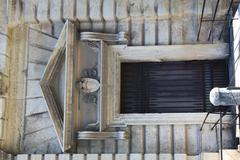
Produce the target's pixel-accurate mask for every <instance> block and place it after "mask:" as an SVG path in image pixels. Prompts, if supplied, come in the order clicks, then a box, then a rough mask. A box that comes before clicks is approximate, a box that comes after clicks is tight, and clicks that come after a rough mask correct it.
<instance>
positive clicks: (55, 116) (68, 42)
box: [40, 21, 78, 151]
mask: <svg viewBox="0 0 240 160" xmlns="http://www.w3.org/2000/svg"><path fill="white" fill-rule="evenodd" d="M76 55H77V54H76V29H75V26H74V24H73V23H72V22H70V21H67V22H66V23H65V25H64V27H63V30H62V32H61V34H60V37H59V39H58V41H57V44H56V46H55V48H54V50H53V53H52V55H51V57H50V60H49V62H48V64H47V67H46V69H45V71H44V74H43V76H42V78H41V80H40V86H41V88H42V92H43V95H44V98H45V100H46V102H47V106H48V112H49V114H50V117H51V119H52V121H53V123H54V128H55V130H56V133H57V137H58V140H59V142H60V146H61V148H62V151H67V150H69V149H71V148H72V147H73V145H74V139H75V137H74V136H75V133H74V131H75V129H74V127H75V126H74V118H75V117H74V116H75V115H74V110H75V109H74V108H75V107H74V105H77V95H74V93H76V94H77V93H78V92H77V91H76V88H75V87H74V84H75V83H74V82H75V81H76V75H75V74H74V72H75V70H76V69H75V66H74V64H75V61H76V59H77V58H76ZM62 63H64V65H65V71H64V72H65V82H64V86H63V88H64V90H65V95H64V104H63V108H64V110H63V112H61V109H60V105H59V102H58V101H57V99H56V98H55V96H56V95H54V92H53V86H54V83H55V82H54V81H55V77H56V75H57V74H59V69H60V65H61V64H62ZM76 108H77V107H76Z"/></svg>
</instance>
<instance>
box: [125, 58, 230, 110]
mask: <svg viewBox="0 0 240 160" xmlns="http://www.w3.org/2000/svg"><path fill="white" fill-rule="evenodd" d="M227 84H228V69H227V65H226V62H225V61H224V60H215V61H184V62H163V63H155V62H147V63H145V62H143V63H122V64H121V113H174V112H206V111H209V110H210V109H211V108H212V106H211V104H210V102H209V92H210V90H211V89H212V88H213V87H225V86H226V85H227Z"/></svg>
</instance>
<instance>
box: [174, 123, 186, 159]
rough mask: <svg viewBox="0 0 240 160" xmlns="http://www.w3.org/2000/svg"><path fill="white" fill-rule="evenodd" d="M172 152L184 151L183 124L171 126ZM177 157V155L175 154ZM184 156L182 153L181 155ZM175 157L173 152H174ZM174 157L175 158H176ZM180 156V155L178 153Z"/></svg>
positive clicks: (184, 132) (184, 131)
mask: <svg viewBox="0 0 240 160" xmlns="http://www.w3.org/2000/svg"><path fill="white" fill-rule="evenodd" d="M173 143H174V144H173V145H174V146H173V150H174V153H186V128H185V125H174V126H173ZM176 156H177V157H178V155H176ZM183 156H184V155H183ZM174 157H175V154H174ZM177 157H176V158H177ZM180 157H182V155H180Z"/></svg>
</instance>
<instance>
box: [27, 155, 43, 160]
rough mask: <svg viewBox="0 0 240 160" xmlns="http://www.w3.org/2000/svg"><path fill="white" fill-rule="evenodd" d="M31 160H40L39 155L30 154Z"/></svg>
mask: <svg viewBox="0 0 240 160" xmlns="http://www.w3.org/2000/svg"><path fill="white" fill-rule="evenodd" d="M30 159H31V160H42V155H41V154H31V158H30Z"/></svg>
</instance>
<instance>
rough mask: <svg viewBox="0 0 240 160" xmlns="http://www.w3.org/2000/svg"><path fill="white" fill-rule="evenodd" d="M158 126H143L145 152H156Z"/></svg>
mask: <svg viewBox="0 0 240 160" xmlns="http://www.w3.org/2000/svg"><path fill="white" fill-rule="evenodd" d="M158 133H159V132H158V126H149V125H147V126H146V127H145V153H158V145H159V143H158V142H159V137H158Z"/></svg>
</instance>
